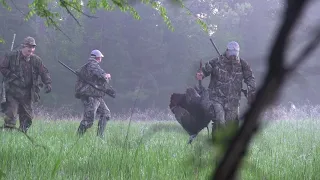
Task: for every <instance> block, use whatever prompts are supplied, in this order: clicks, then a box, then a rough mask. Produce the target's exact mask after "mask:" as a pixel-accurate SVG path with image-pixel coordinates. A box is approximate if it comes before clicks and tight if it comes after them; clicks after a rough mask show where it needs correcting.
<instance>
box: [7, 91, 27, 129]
mask: <svg viewBox="0 0 320 180" xmlns="http://www.w3.org/2000/svg"><path fill="white" fill-rule="evenodd" d="M6 98H7V102H5V104H3V106H4V109H3V113H4V114H5V117H4V127H5V128H13V127H15V126H16V122H17V117H18V116H19V121H20V130H22V131H23V132H25V133H26V132H27V131H28V129H29V127H30V126H31V124H32V119H33V110H32V102H31V99H30V97H29V98H28V97H27V96H26V97H25V98H24V99H17V98H14V97H13V96H12V95H10V94H7V97H6Z"/></svg>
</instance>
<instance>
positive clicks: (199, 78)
mask: <svg viewBox="0 0 320 180" xmlns="http://www.w3.org/2000/svg"><path fill="white" fill-rule="evenodd" d="M196 78H197V79H198V80H202V78H203V73H202V72H198V73H197V75H196Z"/></svg>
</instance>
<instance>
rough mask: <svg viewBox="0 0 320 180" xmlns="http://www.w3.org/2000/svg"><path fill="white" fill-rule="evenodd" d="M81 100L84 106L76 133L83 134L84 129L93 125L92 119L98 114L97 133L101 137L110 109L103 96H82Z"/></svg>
mask: <svg viewBox="0 0 320 180" xmlns="http://www.w3.org/2000/svg"><path fill="white" fill-rule="evenodd" d="M81 101H82V103H83V106H84V114H83V120H82V121H81V122H80V126H79V128H78V134H79V135H83V134H84V133H85V131H86V130H87V129H88V128H90V127H91V126H92V125H93V121H94V119H95V117H96V115H98V117H99V122H98V130H97V135H98V136H100V137H102V136H103V132H104V129H105V127H106V124H107V121H108V120H109V119H110V110H109V108H108V106H107V105H106V103H105V102H104V100H103V98H97V97H82V98H81Z"/></svg>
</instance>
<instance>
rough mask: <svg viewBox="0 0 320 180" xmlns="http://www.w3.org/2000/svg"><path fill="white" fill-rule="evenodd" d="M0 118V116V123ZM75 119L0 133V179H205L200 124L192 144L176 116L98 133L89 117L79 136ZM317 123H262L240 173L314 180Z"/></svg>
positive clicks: (207, 165)
mask: <svg viewBox="0 0 320 180" xmlns="http://www.w3.org/2000/svg"><path fill="white" fill-rule="evenodd" d="M0 123H1V124H2V121H1V122H0ZM78 125H79V122H76V121H51V122H50V121H46V122H45V121H40V120H36V121H34V123H33V126H32V128H31V129H30V131H29V135H30V136H31V137H32V138H33V140H34V143H32V142H31V141H30V140H29V139H28V138H27V137H26V136H25V135H23V134H22V133H19V132H6V131H0V141H1V142H0V143H1V146H0V159H1V161H0V170H1V171H0V176H1V174H2V177H4V179H124V180H126V179H139V180H140V179H153V180H155V179H170V180H171V179H172V180H173V179H179V180H180V179H192V180H195V179H208V177H209V176H210V175H211V173H212V168H213V167H214V166H213V165H214V162H215V160H214V159H215V156H214V154H215V153H214V152H215V149H214V148H212V146H211V145H210V144H208V143H207V142H208V134H207V131H206V130H205V129H204V130H203V131H202V132H201V134H200V135H199V136H198V137H197V138H196V139H195V141H194V143H193V144H192V145H187V144H186V143H187V140H188V135H187V134H186V133H185V132H184V131H183V129H182V128H181V127H180V126H179V125H178V124H177V123H176V122H132V123H131V127H130V131H129V135H128V139H127V143H125V142H126V141H125V140H126V134H127V129H128V122H123V121H111V122H109V124H108V126H107V128H106V138H105V140H101V139H99V138H97V137H96V136H95V134H96V126H97V124H96V123H95V124H94V126H93V128H91V129H90V130H89V131H88V133H86V134H85V136H84V137H83V138H81V139H79V140H78V139H77V137H76V136H75V132H76V129H77V127H78ZM319 127H320V126H319V121H316V120H308V121H307V120H305V121H282V122H275V123H272V124H269V125H268V126H266V127H265V128H264V129H263V130H262V131H261V132H260V133H259V135H258V136H257V137H256V138H255V139H254V141H253V142H252V145H251V148H250V152H249V153H248V156H247V157H246V160H245V163H244V164H243V169H242V170H241V178H240V179H244V180H251V179H252V180H257V179H259V180H260V179H266V180H271V179H279V180H284V179H290V180H292V179H297V180H298V179H299V180H301V179H319V178H320V177H319V175H320V166H319V165H320V146H319V145H320V138H319V137H320V136H319V135H320V131H319Z"/></svg>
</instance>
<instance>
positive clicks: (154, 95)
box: [0, 0, 320, 113]
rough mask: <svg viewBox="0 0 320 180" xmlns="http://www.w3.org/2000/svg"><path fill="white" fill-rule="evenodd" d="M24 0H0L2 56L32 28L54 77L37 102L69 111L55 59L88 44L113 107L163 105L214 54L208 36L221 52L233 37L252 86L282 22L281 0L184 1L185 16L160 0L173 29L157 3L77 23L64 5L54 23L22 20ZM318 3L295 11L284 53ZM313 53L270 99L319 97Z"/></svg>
mask: <svg viewBox="0 0 320 180" xmlns="http://www.w3.org/2000/svg"><path fill="white" fill-rule="evenodd" d="M8 3H9V2H8ZM26 3H27V2H25V3H16V4H15V5H16V7H17V8H13V10H12V11H11V12H9V11H7V10H6V9H4V8H3V7H1V10H0V11H1V19H0V23H1V24H2V25H1V28H0V36H1V37H2V38H3V39H4V40H5V41H6V42H5V43H4V44H0V54H1V56H3V55H4V53H5V52H6V51H10V47H11V42H12V37H13V34H14V33H15V34H16V40H15V42H14V47H15V49H18V48H19V47H18V45H19V44H20V43H21V42H22V41H23V38H24V37H26V36H33V37H34V38H35V39H36V42H37V44H38V46H37V49H36V54H37V55H39V56H40V57H41V58H42V60H43V62H44V64H45V65H46V66H47V68H48V69H49V71H50V73H51V77H52V80H53V90H52V92H51V93H50V94H44V93H41V102H40V103H39V105H40V106H43V107H45V108H48V109H51V110H53V109H54V110H57V109H60V110H61V111H62V110H65V111H68V112H71V113H80V112H82V105H81V102H80V101H79V100H78V99H76V98H74V84H75V80H76V77H75V75H74V74H72V73H71V72H70V71H68V70H67V69H65V68H64V67H63V66H61V65H60V64H59V63H58V62H57V60H61V61H62V62H64V63H66V64H67V65H69V66H70V67H72V68H73V69H77V68H79V67H80V66H82V65H83V64H84V63H85V62H86V61H87V59H88V57H89V53H90V51H92V50H93V49H99V50H100V51H101V52H102V53H103V54H104V55H105V57H104V59H103V62H102V63H101V67H102V68H103V69H105V70H106V72H109V73H110V74H111V76H112V80H111V82H110V84H111V85H112V86H113V87H114V89H116V91H117V97H116V98H115V99H112V98H109V97H106V98H105V100H106V102H107V105H108V107H109V108H110V110H111V112H114V113H120V112H124V111H128V110H130V109H131V108H137V109H140V110H145V109H150V108H152V109H159V110H163V111H165V110H167V109H168V105H169V97H170V95H171V93H173V92H184V91H185V89H186V88H187V87H188V86H194V85H197V83H198V82H197V80H196V79H195V73H196V70H197V68H198V66H199V64H198V63H199V61H200V60H202V61H203V62H205V61H209V60H210V59H212V58H215V57H217V56H218V54H217V52H216V51H215V49H214V48H213V46H212V44H211V42H210V40H209V38H212V39H213V41H214V42H215V44H216V45H217V48H218V49H219V51H220V53H223V51H224V50H225V48H226V44H227V42H228V41H231V40H236V41H238V42H239V44H240V48H241V52H240V56H241V58H243V59H245V60H246V61H247V62H248V63H249V65H250V66H251V68H252V70H253V71H254V75H255V77H256V82H257V85H258V87H259V85H260V84H261V82H262V81H263V77H264V72H265V71H266V67H267V64H266V62H265V60H266V55H267V54H268V52H269V48H270V47H271V46H272V43H273V39H274V35H275V34H274V33H275V31H276V30H277V28H278V24H279V23H281V22H279V20H280V19H281V18H280V16H281V13H282V9H283V3H282V1H277V0H264V1H256V0H255V1H254V0H246V1H244V0H241V1H237V3H236V2H235V1H231V0H225V1H213V0H212V1H185V4H186V7H188V9H189V10H190V11H191V13H192V14H193V16H190V15H187V12H186V10H184V9H181V8H178V7H177V6H174V5H172V3H169V2H168V1H163V2H162V4H163V6H164V7H165V8H166V9H167V13H168V17H169V19H170V20H171V24H172V26H173V27H174V31H170V30H169V29H168V27H167V25H166V23H165V22H164V21H163V19H162V17H161V16H160V14H159V13H158V12H157V11H156V10H154V9H152V8H151V7H150V6H146V5H141V4H135V5H134V7H135V8H136V10H137V11H138V13H139V15H140V17H141V19H140V20H136V19H134V18H133V17H132V15H130V14H129V13H123V12H120V11H119V10H115V11H103V10H99V11H97V13H96V14H95V16H97V17H98V18H88V17H85V16H82V17H80V18H78V20H79V22H80V23H81V26H79V25H77V23H76V21H75V20H74V19H72V17H71V16H69V15H68V14H67V13H66V12H65V11H60V13H61V14H62V15H63V18H62V20H61V21H60V23H61V24H60V28H61V31H59V30H54V29H52V28H47V27H46V26H45V25H44V20H43V19H41V18H39V17H32V18H31V19H30V20H29V21H24V20H23V18H22V17H23V15H22V14H23V13H26V12H27V4H26ZM9 4H10V3H9ZM319 8H320V2H316V3H313V4H312V6H311V7H309V8H308V11H307V12H305V15H304V18H303V19H301V22H300V24H299V28H298V29H297V30H296V31H295V32H294V34H293V36H292V39H291V41H292V45H291V47H290V51H289V52H288V53H287V56H288V57H290V59H292V60H293V59H294V58H295V56H296V55H297V54H298V53H299V52H300V50H301V48H302V47H303V45H305V43H306V42H308V40H309V37H310V34H312V33H313V31H314V29H313V28H314V24H315V22H318V21H319V17H320V13H319V11H318V9H319ZM87 13H90V12H89V10H87ZM197 14H199V16H200V17H205V18H204V19H203V21H204V22H205V23H207V25H208V28H209V34H208V33H206V32H205V31H203V30H202V27H201V26H200V25H199V24H197V22H196V20H197V18H196V17H197ZM319 55H320V51H319V50H317V51H315V52H313V55H312V56H311V58H309V59H308V61H307V62H306V63H305V64H304V65H303V66H301V68H299V70H298V72H297V73H296V74H295V76H294V77H293V78H292V79H290V81H288V83H287V84H286V86H285V88H284V89H283V90H282V95H281V99H279V100H278V102H276V104H275V105H281V104H282V105H288V104H289V102H293V103H294V104H296V105H299V104H300V105H304V104H311V105H317V104H319V103H320V98H319V97H318V96H317V92H318V91H319V90H320V86H319V85H317V83H316V82H317V78H318V77H319V73H318V72H319V71H318V67H320V66H319V65H320V64H319V62H318V59H317V57H318V56H319ZM288 64H290V62H288ZM208 82H209V78H207V79H205V80H204V84H205V85H208ZM241 102H242V104H241V109H244V108H246V99H245V97H243V99H242V101H241ZM134 104H135V105H134Z"/></svg>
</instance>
